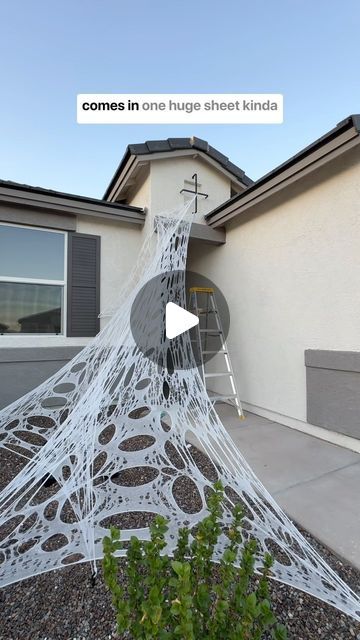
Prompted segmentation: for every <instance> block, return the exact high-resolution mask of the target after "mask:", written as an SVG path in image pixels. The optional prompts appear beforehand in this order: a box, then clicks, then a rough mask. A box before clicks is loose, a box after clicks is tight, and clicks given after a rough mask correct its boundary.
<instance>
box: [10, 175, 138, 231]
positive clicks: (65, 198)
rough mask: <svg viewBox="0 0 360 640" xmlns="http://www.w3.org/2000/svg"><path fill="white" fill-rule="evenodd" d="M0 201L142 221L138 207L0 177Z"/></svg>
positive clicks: (64, 211)
mask: <svg viewBox="0 0 360 640" xmlns="http://www.w3.org/2000/svg"><path fill="white" fill-rule="evenodd" d="M4 202H5V203H7V204H13V205H16V206H19V205H22V206H25V207H33V208H34V207H35V208H36V209H38V210H39V211H41V210H43V211H46V210H50V211H55V212H63V213H68V214H70V215H80V214H83V215H90V216H96V217H103V218H108V219H113V220H121V221H124V222H134V223H135V224H143V223H144V221H145V211H144V209H142V208H141V207H133V206H130V205H125V204H120V203H117V202H106V201H104V200H100V199H97V198H89V197H87V196H79V195H75V194H72V193H63V192H62V191H55V190H53V189H44V188H43V187H34V186H31V185H28V184H21V183H18V182H13V181H11V180H0V204H1V203H4Z"/></svg>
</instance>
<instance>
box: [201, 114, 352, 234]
mask: <svg viewBox="0 0 360 640" xmlns="http://www.w3.org/2000/svg"><path fill="white" fill-rule="evenodd" d="M359 134H360V115H359V114H354V115H350V116H348V117H347V118H345V119H344V120H342V121H341V122H339V124H337V126H336V127H334V128H333V129H331V130H330V131H328V132H327V133H326V134H325V135H323V136H321V138H318V139H317V140H315V141H314V142H312V143H311V144H310V145H308V146H307V147H305V148H304V149H302V150H301V151H299V152H298V153H297V154H295V155H294V156H292V157H291V158H289V159H288V160H286V161H285V162H283V163H282V164H281V165H279V166H278V167H276V168H275V169H273V170H272V171H270V172H269V173H267V174H265V175H264V176H262V177H261V178H260V179H259V180H257V181H256V182H253V183H252V184H251V185H249V187H248V188H247V189H245V191H243V192H242V193H240V194H237V195H235V196H233V197H232V198H230V199H229V200H227V201H225V202H223V203H222V204H221V205H219V206H218V207H216V209H213V210H212V211H210V212H209V213H208V214H207V215H206V216H205V218H206V219H207V221H208V222H209V223H210V224H212V223H214V222H215V220H216V225H217V224H224V222H226V220H227V219H229V217H228V213H229V214H230V209H231V210H232V212H231V216H230V217H231V218H233V217H234V216H235V215H236V213H234V210H235V209H236V205H237V204H238V209H239V211H238V213H239V214H240V213H242V211H243V210H244V209H242V210H240V209H241V207H242V205H243V203H245V202H246V203H249V204H248V206H247V207H246V208H247V209H248V208H249V206H250V203H252V205H251V206H253V204H255V203H256V197H257V195H258V194H259V193H260V192H261V193H262V194H263V195H262V200H263V199H264V197H265V196H264V194H265V192H266V191H267V187H268V195H271V193H273V191H271V187H273V186H275V183H276V184H277V185H279V184H280V182H281V181H282V180H283V186H284V187H285V186H287V184H288V181H286V180H285V179H283V178H284V176H285V175H286V176H287V177H288V176H289V175H290V174H292V175H294V174H295V173H296V171H299V167H300V166H301V167H302V168H305V167H307V168H308V170H307V171H306V173H308V172H309V167H310V168H311V169H315V168H317V166H319V164H316V162H315V161H319V160H321V159H323V160H324V159H327V160H331V159H332V158H333V157H335V153H334V152H335V151H336V150H338V151H340V152H343V151H346V150H347V149H348V148H350V144H348V143H350V142H351V141H353V140H354V139H356V138H359ZM356 142H359V140H356ZM351 146H353V144H352V145H351ZM336 155H338V153H337V154H336ZM322 163H323V162H322ZM292 168H293V169H294V170H293V171H291V169H292ZM298 177H301V175H300V171H299V176H298ZM277 190H279V187H278V188H277ZM220 220H221V222H220Z"/></svg>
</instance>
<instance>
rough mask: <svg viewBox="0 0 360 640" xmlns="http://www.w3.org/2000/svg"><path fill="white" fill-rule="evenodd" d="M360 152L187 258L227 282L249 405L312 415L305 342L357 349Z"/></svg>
mask: <svg viewBox="0 0 360 640" xmlns="http://www.w3.org/2000/svg"><path fill="white" fill-rule="evenodd" d="M359 161H360V155H359V151H358V150H353V151H349V152H347V154H346V155H344V156H342V157H341V158H340V159H338V160H335V161H333V162H332V163H331V164H328V165H326V166H325V167H323V168H322V169H320V170H318V171H316V172H314V173H313V174H312V175H311V176H308V177H307V178H305V179H303V180H301V181H299V182H298V183H297V184H296V185H294V186H292V187H289V188H288V189H287V190H286V191H283V192H282V193H281V194H280V195H278V196H277V197H273V198H272V199H271V200H270V199H269V200H267V201H266V203H264V204H263V205H262V206H261V207H260V206H258V207H257V209H256V210H255V209H254V210H253V211H252V212H251V213H248V214H245V216H244V217H243V218H242V219H241V223H239V221H238V222H236V221H234V222H232V223H231V224H230V225H229V226H228V227H227V242H226V245H224V246H222V247H208V246H202V247H201V248H200V249H199V248H197V249H196V252H192V251H190V255H189V268H191V269H193V270H194V271H199V272H200V273H203V274H204V275H206V276H207V277H209V278H212V279H214V281H215V282H216V283H217V284H218V285H219V286H220V288H221V289H222V291H223V293H224V294H225V296H226V298H227V301H228V303H229V306H230V311H231V328H230V336H229V342H230V348H231V355H232V360H233V365H234V369H235V372H236V376H237V380H238V384H239V390H240V395H241V397H242V399H243V400H244V401H245V402H246V403H248V404H249V405H250V408H251V407H255V408H260V409H265V410H267V411H270V412H274V414H276V413H277V414H280V416H288V417H291V418H293V419H297V420H302V421H304V420H306V390H305V366H304V350H305V349H309V348H312V349H333V350H337V349H339V350H356V351H358V350H359V344H360V294H359V283H360V162H359Z"/></svg>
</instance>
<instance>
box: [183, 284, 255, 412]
mask: <svg viewBox="0 0 360 640" xmlns="http://www.w3.org/2000/svg"><path fill="white" fill-rule="evenodd" d="M189 291H190V296H189V305H188V310H189V311H190V313H194V314H195V315H197V316H198V318H199V324H197V325H196V327H194V331H196V333H197V337H196V339H193V340H192V342H193V343H195V344H196V347H197V355H198V358H197V361H198V362H199V363H200V367H199V368H200V374H201V376H202V379H203V382H204V384H205V387H206V389H207V391H208V395H209V398H210V400H211V402H212V403H213V405H214V404H215V403H216V402H225V403H226V404H231V405H233V406H234V407H235V408H236V410H237V413H238V416H239V418H241V419H243V418H244V415H243V411H242V408H241V403H240V399H239V394H238V392H237V388H236V382H235V376H234V373H233V370H232V366H231V360H230V355H229V351H228V348H227V345H226V341H225V335H224V332H223V328H222V325H221V319H220V314H219V309H218V307H217V304H216V300H215V291H214V289H213V288H211V287H190V290H189ZM211 324H212V325H213V326H211ZM214 340H215V342H216V341H217V346H218V347H219V348H215V345H214V344H211V343H212V342H214ZM209 343H210V344H209ZM204 356H214V358H216V363H217V362H218V361H219V360H220V361H223V363H224V365H223V370H222V371H215V370H214V371H211V372H207V371H206V370H205V362H204ZM217 378H224V379H225V382H226V386H227V387H229V392H228V393H227V392H226V393H224V394H219V393H216V392H214V391H212V390H210V389H209V388H208V387H209V381H210V380H211V379H215V380H216V379H217Z"/></svg>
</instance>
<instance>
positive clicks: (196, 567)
mask: <svg viewBox="0 0 360 640" xmlns="http://www.w3.org/2000/svg"><path fill="white" fill-rule="evenodd" d="M223 503H224V492H223V488H222V485H221V483H219V482H218V483H215V485H214V491H213V492H212V493H211V496H210V497H209V500H208V508H209V515H208V516H207V517H206V518H204V520H202V521H201V522H200V523H199V524H198V525H197V527H196V531H195V532H194V531H193V538H192V539H191V538H190V531H189V529H187V528H184V529H180V531H179V537H178V542H177V547H176V550H175V553H174V556H173V558H170V557H169V556H167V555H166V554H163V550H164V548H165V546H166V541H165V534H166V532H167V530H168V524H167V520H166V519H165V518H163V517H161V516H158V517H156V518H155V520H154V522H153V524H152V525H151V527H150V533H151V539H150V540H149V541H145V542H143V541H140V540H138V538H136V537H132V538H131V540H130V543H129V547H128V549H127V556H126V562H125V563H124V565H123V566H122V571H123V575H124V578H125V580H124V581H125V584H126V587H125V588H124V587H123V586H121V585H120V584H119V582H118V570H119V566H118V563H119V559H118V558H117V557H116V556H115V554H116V552H117V551H118V550H119V549H121V548H122V543H121V541H120V531H119V530H118V529H116V528H115V527H111V529H110V536H109V537H108V536H106V537H105V538H104V541H103V547H104V560H103V568H104V578H105V582H106V584H107V586H108V588H109V589H110V591H111V594H112V602H113V606H114V608H115V611H116V621H117V629H118V633H119V634H121V633H125V632H128V635H126V637H129V638H133V639H136V640H155V639H156V640H175V639H177V638H179V639H181V640H220V639H221V640H260V639H261V638H264V634H265V633H266V632H267V633H268V634H269V635H267V637H268V638H270V637H271V638H273V639H274V640H285V639H286V638H287V633H286V629H285V627H284V626H282V625H280V624H278V623H277V621H276V618H275V615H274V613H273V612H272V610H271V604H270V599H269V587H268V580H269V573H270V570H271V566H272V563H273V561H272V558H271V556H270V555H269V554H265V556H264V560H263V566H262V570H261V574H260V576H259V577H258V578H257V579H255V577H254V564H255V557H256V555H257V552H258V545H257V542H256V541H255V540H253V539H250V540H249V541H247V542H245V543H244V545H243V546H242V547H241V543H242V535H241V530H242V527H241V523H242V512H241V508H240V507H239V506H236V507H235V508H234V510H233V520H232V524H231V526H230V527H229V528H228V530H227V531H226V535H227V536H228V538H229V543H228V545H227V547H226V549H225V551H224V553H223V556H222V558H221V561H220V563H219V564H215V563H213V562H212V558H213V553H214V548H215V546H216V543H217V541H218V539H219V536H220V535H221V533H222V531H223V530H222V526H221V515H222V511H223ZM190 540H191V541H190ZM236 559H238V564H239V567H235V566H234V562H235V560H236Z"/></svg>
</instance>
